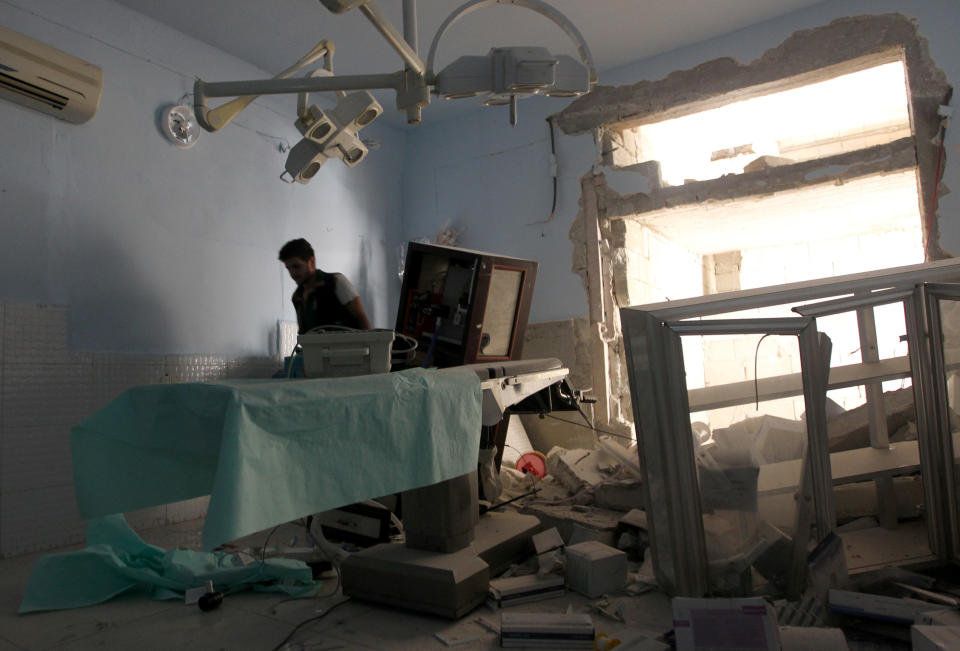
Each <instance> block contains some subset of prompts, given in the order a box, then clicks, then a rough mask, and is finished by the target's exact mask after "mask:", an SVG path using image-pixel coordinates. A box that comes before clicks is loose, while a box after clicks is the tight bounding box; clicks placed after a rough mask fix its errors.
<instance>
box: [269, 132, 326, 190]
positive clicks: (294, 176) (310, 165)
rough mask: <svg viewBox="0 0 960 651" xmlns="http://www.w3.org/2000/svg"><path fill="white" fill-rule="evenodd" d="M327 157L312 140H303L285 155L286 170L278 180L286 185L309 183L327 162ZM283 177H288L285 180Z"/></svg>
mask: <svg viewBox="0 0 960 651" xmlns="http://www.w3.org/2000/svg"><path fill="white" fill-rule="evenodd" d="M327 158H328V156H327V155H326V154H325V153H324V152H323V148H322V147H321V146H320V145H319V144H318V143H316V142H314V141H313V140H310V139H308V138H304V139H303V140H301V141H300V142H298V143H297V144H295V145H294V146H293V147H291V148H290V153H289V154H287V161H286V163H285V164H284V167H285V168H286V169H285V170H284V172H283V174H281V175H280V178H281V179H283V180H284V181H286V182H287V183H293V182H294V181H296V182H297V183H309V182H310V179H312V178H313V177H314V176H316V174H317V172H319V171H320V168H321V167H323V164H324V163H325V162H327ZM284 175H289V176H290V178H289V179H287V178H286V177H285V176H284Z"/></svg>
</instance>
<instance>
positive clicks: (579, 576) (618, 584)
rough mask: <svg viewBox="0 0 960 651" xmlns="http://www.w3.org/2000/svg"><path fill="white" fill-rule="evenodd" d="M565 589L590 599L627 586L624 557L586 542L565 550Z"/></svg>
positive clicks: (619, 552)
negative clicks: (567, 588) (568, 588)
mask: <svg viewBox="0 0 960 651" xmlns="http://www.w3.org/2000/svg"><path fill="white" fill-rule="evenodd" d="M566 555H567V585H568V586H570V588H571V589H572V590H576V591H577V592H579V593H580V594H583V595H586V596H588V597H590V598H591V599H593V598H595V597H599V596H600V595H602V594H603V593H605V592H611V591H613V590H619V589H620V588H622V587H623V586H624V585H626V583H627V555H626V554H625V553H623V552H622V551H620V550H619V549H614V548H613V547H611V546H610V545H604V544H603V543H602V542H598V541H596V540H587V541H585V542H582V543H577V544H576V545H570V546H568V547H567V549H566Z"/></svg>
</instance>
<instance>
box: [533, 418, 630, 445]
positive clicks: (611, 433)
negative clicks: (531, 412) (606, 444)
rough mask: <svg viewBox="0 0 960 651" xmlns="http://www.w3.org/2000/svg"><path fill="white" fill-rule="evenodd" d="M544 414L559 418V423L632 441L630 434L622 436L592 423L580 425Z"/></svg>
mask: <svg viewBox="0 0 960 651" xmlns="http://www.w3.org/2000/svg"><path fill="white" fill-rule="evenodd" d="M544 416H549V417H550V418H555V419H556V420H559V421H560V422H561V423H566V424H568V425H576V426H577V427H582V428H584V429H588V430H591V431H592V432H594V433H597V432H599V433H600V434H607V435H609V436H616V437H617V438H621V439H627V440H628V441H633V437H632V436H624V435H623V434H617V433H616V432H609V431H607V430H605V429H599V428H597V427H594V426H593V425H581V424H580V423H575V422H574V421H572V420H567V419H566V418H560V417H559V416H554V415H553V414H544Z"/></svg>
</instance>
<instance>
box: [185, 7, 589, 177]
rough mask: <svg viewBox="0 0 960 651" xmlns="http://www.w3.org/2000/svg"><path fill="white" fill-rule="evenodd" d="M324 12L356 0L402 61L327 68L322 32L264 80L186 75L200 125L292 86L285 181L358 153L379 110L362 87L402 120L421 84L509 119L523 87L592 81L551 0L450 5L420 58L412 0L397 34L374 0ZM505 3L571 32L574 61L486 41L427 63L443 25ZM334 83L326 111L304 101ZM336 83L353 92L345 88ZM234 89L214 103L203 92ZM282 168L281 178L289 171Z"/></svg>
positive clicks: (524, 93) (583, 54)
mask: <svg viewBox="0 0 960 651" xmlns="http://www.w3.org/2000/svg"><path fill="white" fill-rule="evenodd" d="M320 2H321V3H322V4H323V5H324V6H325V7H326V8H327V9H329V10H330V11H332V12H333V13H338V14H339V13H343V12H345V11H349V10H350V9H354V8H356V9H359V10H360V11H361V12H362V13H363V14H364V15H365V16H366V17H367V19H369V20H370V22H371V23H372V24H373V26H374V27H375V28H376V29H377V31H379V32H380V34H381V35H382V36H383V37H384V38H385V39H386V40H387V42H388V43H389V44H390V45H391V46H392V47H393V48H394V49H395V50H396V51H397V53H398V54H399V55H400V57H401V58H402V59H403V61H404V63H405V64H406V66H405V68H404V69H403V70H399V71H397V72H394V73H385V74H370V75H349V76H340V77H338V76H336V75H334V74H333V64H332V60H333V53H334V46H333V43H331V42H330V41H327V40H323V41H321V42H320V43H318V44H317V45H316V46H315V47H314V48H313V49H312V50H310V52H308V53H307V54H306V55H304V56H303V57H301V58H300V59H299V60H298V61H297V62H296V63H294V64H293V65H292V66H290V67H289V68H287V69H286V70H284V71H283V72H281V73H279V74H278V75H276V76H275V77H273V78H272V79H256V80H250V81H226V82H212V83H208V82H205V81H203V80H201V79H197V81H196V82H195V83H194V111H195V113H196V117H197V121H198V122H199V123H200V126H202V127H203V128H204V129H206V130H207V131H218V130H219V129H221V128H223V127H224V126H226V125H227V124H229V123H230V121H231V120H233V118H235V117H236V116H237V115H238V114H239V113H240V112H241V111H242V110H243V109H245V108H246V107H247V106H249V105H250V103H251V102H253V101H254V100H255V99H256V98H257V97H259V96H260V95H278V94H287V93H297V94H298V95H299V97H298V102H297V121H296V126H297V129H298V130H299V131H300V133H301V134H302V135H303V136H304V137H303V139H302V140H301V141H300V142H298V143H297V144H296V145H294V146H293V147H292V148H291V149H290V153H289V155H288V157H287V161H286V164H285V168H286V169H285V170H284V173H283V174H282V175H281V178H283V179H284V180H285V181H288V182H293V181H297V182H300V183H307V182H309V180H310V179H311V178H313V176H314V175H315V174H316V173H317V171H318V170H319V169H320V167H321V166H322V165H323V163H324V162H325V161H326V160H327V159H328V158H339V159H340V160H342V161H343V162H344V163H345V164H346V165H347V166H349V167H353V166H354V165H356V164H357V163H359V162H360V161H361V160H363V158H364V157H365V156H366V154H367V148H366V146H365V145H364V144H363V142H362V141H361V140H360V137H359V131H360V129H362V128H363V127H365V126H366V125H367V124H370V122H372V121H373V120H375V119H376V118H377V117H379V116H380V114H381V113H383V107H382V106H380V104H379V103H378V102H377V101H376V99H374V97H373V95H371V94H370V93H369V92H367V91H369V90H373V89H392V90H394V91H395V92H396V97H397V109H399V110H401V111H404V112H406V114H407V123H408V124H420V122H421V114H422V110H423V107H424V106H427V105H428V104H429V103H430V88H431V87H432V88H433V92H434V93H435V94H437V95H439V96H441V97H443V98H445V99H457V98H463V97H481V98H482V99H484V102H485V104H486V105H488V106H497V105H509V106H510V123H511V124H513V125H516V124H517V100H519V99H521V98H524V97H529V96H531V95H538V94H542V95H546V96H548V97H576V96H579V95H583V94H585V93H587V92H589V91H590V88H591V86H592V85H593V84H594V83H596V81H597V73H596V69H595V68H594V65H593V57H592V56H591V54H590V50H589V48H588V47H587V44H586V42H585V41H584V39H583V36H582V35H581V34H580V32H579V30H577V28H576V27H575V26H574V25H573V24H572V23H571V22H570V21H569V20H567V18H566V17H565V16H564V15H563V14H561V13H560V12H559V11H557V10H556V9H554V8H553V7H551V6H550V5H548V4H546V3H544V2H541V1H540V0H471V1H470V2H467V3H466V4H464V5H462V6H460V7H459V8H458V9H456V10H455V11H454V12H453V13H452V14H450V15H449V16H448V17H447V18H446V20H445V21H444V22H443V24H442V25H441V26H440V28H439V29H438V30H437V34H436V35H435V36H434V39H433V43H432V44H431V45H430V53H429V55H428V57H427V62H426V63H424V61H423V60H421V59H420V57H419V55H418V54H417V27H416V0H403V34H402V35H401V34H400V33H398V32H397V30H396V29H395V28H394V27H393V25H392V24H391V23H390V21H389V20H388V19H387V18H386V16H384V14H383V12H382V11H381V10H380V8H379V6H378V5H377V4H376V3H375V2H374V0H320ZM496 4H505V5H514V6H517V7H524V8H526V9H530V10H532V11H536V12H537V13H539V14H541V15H543V16H545V17H547V18H549V19H550V20H552V21H553V22H554V23H556V24H557V25H558V26H560V28H561V29H563V31H564V32H565V33H566V34H567V35H568V36H569V37H570V38H571V39H572V40H573V41H574V43H575V44H576V47H577V52H578V54H579V56H580V61H577V60H576V59H574V58H573V57H570V56H566V55H561V56H554V55H553V54H551V53H550V52H549V51H548V50H547V49H546V48H543V47H531V46H519V47H501V48H492V49H491V50H490V51H489V52H488V53H487V54H486V55H485V56H484V55H480V56H462V57H460V58H458V59H456V60H455V61H454V62H453V63H451V64H449V65H448V66H446V67H445V68H444V69H443V70H441V71H440V72H439V73H434V72H433V63H434V58H435V56H436V52H437V46H438V44H439V42H440V38H441V37H442V36H443V34H444V32H445V31H446V30H447V28H448V27H450V25H452V24H453V23H454V22H456V21H457V20H459V19H460V18H461V17H463V16H464V15H466V14H468V13H470V12H472V11H475V10H477V9H480V8H482V7H486V6H490V5H496ZM320 58H323V67H322V68H319V69H316V70H312V71H310V72H308V73H307V74H306V75H305V76H304V77H301V78H296V79H294V78H293V76H294V75H295V74H297V73H298V72H299V71H301V70H302V69H304V68H306V67H308V66H310V65H312V64H314V63H316V62H317V61H318V60H319V59H320ZM326 91H333V92H336V93H337V95H338V97H339V101H338V103H337V106H336V107H335V108H333V109H332V110H328V111H325V110H323V109H320V108H319V107H317V106H316V105H315V104H314V105H310V104H309V103H308V94H309V93H314V92H326ZM345 91H354V92H350V93H349V94H348V93H346V92H345ZM210 97H236V99H234V100H232V101H229V102H227V103H225V104H222V105H220V106H218V107H216V108H213V109H210V108H208V107H207V98H210ZM288 177H289V178H288Z"/></svg>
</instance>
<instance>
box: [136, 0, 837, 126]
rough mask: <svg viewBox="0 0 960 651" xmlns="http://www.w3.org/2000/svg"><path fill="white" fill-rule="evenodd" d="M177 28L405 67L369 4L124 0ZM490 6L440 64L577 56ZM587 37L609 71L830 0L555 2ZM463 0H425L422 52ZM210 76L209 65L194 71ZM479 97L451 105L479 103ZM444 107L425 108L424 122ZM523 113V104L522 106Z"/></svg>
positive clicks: (264, 58) (294, 53)
mask: <svg viewBox="0 0 960 651" xmlns="http://www.w3.org/2000/svg"><path fill="white" fill-rule="evenodd" d="M118 1H119V2H120V4H122V5H125V6H127V7H129V8H131V9H133V10H135V11H138V12H140V13H143V14H146V15H147V16H150V17H152V18H154V19H156V20H158V21H160V22H162V23H164V24H166V25H169V26H170V27H173V28H174V29H176V30H178V31H181V32H183V33H185V34H188V35H190V36H193V37H195V38H197V39H199V40H201V41H204V42H206V43H209V44H210V45H213V46H215V47H217V48H219V49H221V50H224V51H226V52H228V53H230V54H232V55H234V56H236V57H238V58H240V59H243V60H245V61H248V62H249V63H252V64H254V65H256V66H258V67H259V68H262V69H263V70H265V71H267V72H269V73H270V74H275V73H277V72H279V71H280V70H282V69H284V68H286V67H287V66H289V65H290V64H291V63H293V62H294V61H296V60H297V59H298V58H300V57H301V56H302V55H303V54H304V53H306V52H307V51H308V50H309V49H310V48H311V47H313V45H315V44H316V43H317V42H318V41H320V40H322V39H329V40H331V41H333V43H334V45H335V46H336V55H335V58H334V70H335V71H336V73H337V74H338V75H355V74H372V73H386V72H395V71H397V70H399V69H401V68H402V67H403V64H402V61H401V59H400V57H399V55H397V54H396V52H395V51H394V50H393V49H392V48H391V47H390V46H389V45H388V44H387V42H386V41H385V40H384V39H383V37H382V36H381V35H380V34H379V32H377V31H376V30H375V29H374V27H373V25H372V24H371V23H370V22H369V21H368V20H367V19H366V18H365V17H364V15H363V14H362V13H360V11H359V10H356V9H354V10H351V11H348V12H346V13H343V14H333V13H331V12H330V11H328V10H327V9H326V8H325V7H324V6H323V5H322V4H321V3H320V1H319V0H204V1H203V2H197V1H196V0H118ZM374 1H375V2H377V3H378V4H379V6H380V8H381V9H382V10H383V12H384V14H385V15H386V16H387V17H388V18H389V19H390V20H391V22H393V24H394V26H395V27H396V28H397V30H398V31H400V32H401V33H402V31H403V16H402V3H401V0H374ZM501 1H502V2H503V3H504V4H500V5H496V6H484V7H482V8H480V9H479V10H476V11H473V12H471V13H469V14H467V15H465V16H463V17H462V18H461V19H460V20H459V21H458V22H456V23H455V24H453V25H451V26H450V28H449V29H448V30H447V31H446V33H445V34H444V35H443V38H442V40H441V41H440V45H439V47H438V50H437V56H436V68H437V69H440V68H442V67H443V66H445V65H446V64H447V63H450V62H451V61H453V60H454V59H455V58H456V57H458V56H461V55H465V54H472V55H478V54H486V53H487V51H488V50H489V49H490V48H491V47H496V46H510V45H539V46H544V47H547V48H548V49H549V50H550V51H551V52H553V53H554V54H569V55H571V56H574V57H576V56H577V53H576V49H575V48H574V45H573V43H572V41H571V40H570V39H569V38H568V37H567V35H566V34H565V33H564V32H563V31H562V30H561V29H560V28H559V27H558V26H557V25H556V24H554V23H553V22H552V21H550V20H548V19H547V18H545V17H544V16H542V15H540V14H538V13H536V12H534V11H531V10H529V9H527V8H524V7H518V6H511V5H510V4H509V2H510V0H501ZM548 1H549V4H550V5H551V6H553V7H554V8H555V9H557V10H559V11H560V12H561V13H563V14H564V16H566V17H567V18H568V19H569V20H570V21H571V22H572V23H573V24H574V25H576V26H577V28H578V29H579V30H580V32H581V33H582V34H583V37H584V39H585V40H586V41H587V44H588V46H589V47H590V50H591V52H592V55H593V58H594V61H595V66H596V68H597V70H598V71H599V72H600V82H601V83H602V82H603V74H602V73H603V72H604V71H605V70H610V69H612V68H616V67H618V66H621V65H623V64H625V63H629V62H631V61H636V60H639V59H643V58H646V57H649V56H652V55H655V54H659V53H662V52H666V51H669V50H673V49H676V48H680V47H683V46H686V45H689V44H692V43H696V42H699V41H703V40H705V39H709V38H712V37H716V36H720V35H722V34H726V33H729V32H731V31H734V30H737V29H740V28H742V27H746V26H748V25H752V24H754V23H757V22H761V21H764V20H767V19H770V18H774V17H776V16H780V15H783V14H786V13H789V12H791V11H794V10H797V9H800V8H803V7H807V6H810V5H814V4H817V3H819V2H821V1H822V0H763V1H762V2H761V1H758V0H723V1H722V2H720V1H718V0H670V1H669V2H663V0H548ZM461 4H463V2H461V0H419V2H417V5H416V7H417V26H418V32H419V48H418V50H419V53H420V57H421V58H422V59H424V60H426V58H427V53H428V52H429V49H430V44H431V42H432V41H433V38H434V35H435V34H436V32H437V30H438V28H439V27H440V25H441V23H442V22H443V21H444V20H445V19H446V17H447V16H448V15H450V14H451V13H452V12H453V11H454V10H455V9H457V8H458V7H459V6H460V5H461ZM194 72H195V73H196V74H197V75H198V76H200V77H201V78H204V79H205V80H206V81H227V80H224V79H216V78H208V74H209V73H208V72H207V71H205V70H204V62H203V61H197V69H196V70H195V71H194ZM377 96H378V99H380V101H381V103H383V104H384V109H385V110H386V116H394V117H395V120H396V122H397V123H398V124H400V123H402V116H401V114H400V113H399V112H398V111H396V110H394V108H395V99H394V97H393V96H392V93H390V92H383V93H377ZM477 101H478V100H457V101H455V102H444V104H448V105H449V104H456V103H460V104H470V105H475V104H476V103H477ZM439 109H440V107H438V106H436V103H434V104H431V106H430V107H429V108H427V109H426V110H425V112H424V121H425V122H426V121H428V120H429V119H430V114H431V113H435V112H437V111H438V110H439ZM521 110H522V109H521Z"/></svg>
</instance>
